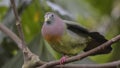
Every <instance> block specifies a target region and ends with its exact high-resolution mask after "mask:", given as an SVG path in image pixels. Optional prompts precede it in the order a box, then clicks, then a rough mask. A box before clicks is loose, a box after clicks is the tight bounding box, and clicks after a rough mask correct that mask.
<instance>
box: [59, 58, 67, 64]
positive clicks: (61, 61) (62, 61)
mask: <svg viewBox="0 0 120 68" xmlns="http://www.w3.org/2000/svg"><path fill="white" fill-rule="evenodd" d="M67 58H68V56H63V57H62V58H61V59H60V65H61V64H63V63H64V62H65V61H66V59H67Z"/></svg>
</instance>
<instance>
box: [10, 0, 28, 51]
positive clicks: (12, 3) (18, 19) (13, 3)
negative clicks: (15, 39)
mask: <svg viewBox="0 0 120 68" xmlns="http://www.w3.org/2000/svg"><path fill="white" fill-rule="evenodd" d="M10 2H11V6H12V8H13V11H14V14H15V18H16V25H17V29H18V32H19V37H20V39H21V40H22V47H23V49H25V48H26V46H25V40H24V35H23V30H22V25H21V24H22V23H21V20H20V18H19V15H18V12H17V9H16V6H15V2H14V0H10Z"/></svg>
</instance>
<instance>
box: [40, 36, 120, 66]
mask: <svg viewBox="0 0 120 68" xmlns="http://www.w3.org/2000/svg"><path fill="white" fill-rule="evenodd" d="M119 40H120V35H118V36H116V37H114V38H112V39H111V40H109V41H107V42H105V43H104V44H102V45H100V46H98V47H96V48H94V49H92V50H90V51H87V52H84V53H82V54H80V55H76V56H73V57H70V58H68V59H66V61H65V62H64V63H65V64H66V63H70V62H74V61H77V60H81V59H83V58H85V57H87V56H89V55H92V54H94V53H96V52H97V51H100V50H102V49H104V48H106V47H108V46H110V45H111V44H113V43H115V42H117V41H119ZM59 64H60V61H59V60H57V61H51V62H48V63H46V64H44V65H42V66H41V67H40V68H47V67H52V66H55V65H59Z"/></svg>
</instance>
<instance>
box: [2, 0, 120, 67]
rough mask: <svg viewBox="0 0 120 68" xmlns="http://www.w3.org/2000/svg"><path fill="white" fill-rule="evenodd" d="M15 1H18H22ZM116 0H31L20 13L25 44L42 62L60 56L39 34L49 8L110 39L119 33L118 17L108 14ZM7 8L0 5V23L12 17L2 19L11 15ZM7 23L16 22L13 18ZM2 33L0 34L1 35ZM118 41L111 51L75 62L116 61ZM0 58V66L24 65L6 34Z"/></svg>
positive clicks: (10, 26)
mask: <svg viewBox="0 0 120 68" xmlns="http://www.w3.org/2000/svg"><path fill="white" fill-rule="evenodd" d="M18 1H20V2H21V1H22V0H18ZM116 1H118V0H33V1H32V3H31V4H30V5H29V6H28V7H27V8H25V9H24V11H23V13H22V14H21V20H22V26H23V30H24V35H25V40H26V42H27V45H28V47H29V48H30V50H31V51H32V52H33V53H35V54H37V55H39V56H40V58H41V60H44V61H51V60H55V59H59V58H60V57H61V55H60V54H58V53H56V52H55V51H54V50H53V49H52V48H51V47H50V46H49V44H48V43H47V42H46V41H45V40H44V39H43V38H42V36H41V26H42V24H43V21H44V14H45V13H46V12H49V11H52V12H55V13H57V14H58V15H60V16H61V17H62V18H63V19H68V20H73V21H77V22H79V23H80V24H81V25H83V26H85V27H86V28H88V29H89V30H91V31H99V32H101V33H103V34H104V35H105V36H106V38H108V39H111V38H112V37H114V36H115V35H117V34H119V33H120V24H119V22H120V18H117V19H114V17H113V16H112V15H111V13H112V12H113V10H114V8H115V7H116V5H114V4H115V3H116ZM118 3H119V2H118ZM119 4H120V3H119ZM56 7H57V8H56ZM8 9H10V7H3V6H1V7H0V21H1V22H3V21H4V20H9V19H12V17H9V19H4V18H7V17H8V16H7V15H9V14H11V13H10V10H8ZM59 9H60V10H59ZM118 14H119V13H118ZM12 15H13V14H12ZM6 23H7V24H9V23H11V24H15V21H14V20H13V21H12V22H6ZM106 25H107V26H106ZM9 28H10V29H11V30H12V31H14V32H15V33H16V34H18V33H17V30H16V26H15V25H9ZM2 35H3V34H0V36H2ZM6 40H10V41H6ZM119 43H120V42H119ZM119 43H116V44H114V45H113V51H112V52H111V53H110V54H106V55H98V56H91V57H90V58H87V59H86V60H83V61H79V62H76V63H88V61H89V63H93V62H94V61H96V62H94V63H105V62H109V61H115V60H119V59H120V53H119V49H120V46H119ZM0 59H3V60H1V61H0V66H1V67H2V68H21V65H22V64H23V56H22V53H21V51H19V49H18V48H17V45H16V44H14V42H13V41H12V40H11V39H9V37H7V36H5V37H4V38H3V39H2V42H1V43H0ZM90 59H92V60H90Z"/></svg>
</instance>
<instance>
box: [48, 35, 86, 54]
mask: <svg viewBox="0 0 120 68" xmlns="http://www.w3.org/2000/svg"><path fill="white" fill-rule="evenodd" d="M83 40H84V41H86V40H85V39H83ZM83 40H82V41H80V40H78V39H77V38H74V37H67V38H66V37H64V38H62V39H61V40H59V41H57V42H55V41H54V42H53V43H50V45H51V47H52V48H53V49H54V50H56V51H57V52H59V53H62V54H65V55H76V54H78V53H79V52H80V51H81V50H83V49H84V48H85V47H86V44H87V42H83Z"/></svg>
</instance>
